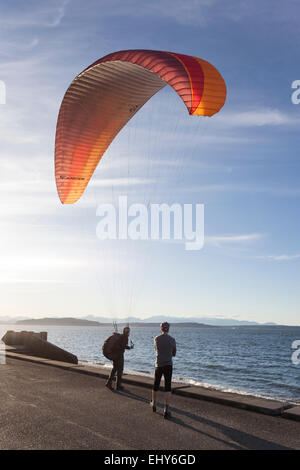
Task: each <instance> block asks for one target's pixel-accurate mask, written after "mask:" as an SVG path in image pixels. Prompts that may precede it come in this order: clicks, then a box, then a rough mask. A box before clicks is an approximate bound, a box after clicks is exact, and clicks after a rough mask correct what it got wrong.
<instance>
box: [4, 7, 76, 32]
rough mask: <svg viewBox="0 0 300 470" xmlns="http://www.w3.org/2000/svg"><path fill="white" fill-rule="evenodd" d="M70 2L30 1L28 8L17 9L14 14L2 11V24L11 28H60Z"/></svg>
mask: <svg viewBox="0 0 300 470" xmlns="http://www.w3.org/2000/svg"><path fill="white" fill-rule="evenodd" d="M69 3H70V0H52V1H51V2H44V3H42V2H36V1H28V2H27V8H25V9H24V8H22V7H21V8H15V9H14V11H13V13H10V12H5V10H4V9H3V10H2V11H1V21H0V23H1V24H2V25H3V26H5V27H6V28H7V27H10V28H14V29H17V28H20V27H31V26H41V27H46V28H54V27H56V26H59V25H60V23H61V21H62V19H63V17H64V16H65V10H66V7H67V5H68V4H69Z"/></svg>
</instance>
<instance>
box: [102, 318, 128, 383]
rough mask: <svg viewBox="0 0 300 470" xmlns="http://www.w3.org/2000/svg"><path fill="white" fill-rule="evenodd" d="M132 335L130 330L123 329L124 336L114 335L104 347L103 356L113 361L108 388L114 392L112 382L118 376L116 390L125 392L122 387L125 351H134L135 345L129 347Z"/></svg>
mask: <svg viewBox="0 0 300 470" xmlns="http://www.w3.org/2000/svg"><path fill="white" fill-rule="evenodd" d="M129 335H130V328H129V326H126V327H125V328H124V329H123V334H120V333H116V332H115V333H113V334H112V335H111V336H109V337H108V338H107V340H106V341H105V342H104V345H103V354H104V356H105V357H107V358H108V359H110V360H112V362H113V368H112V370H111V373H110V376H109V378H108V380H107V382H106V384H105V385H106V387H107V388H109V389H110V390H113V386H112V382H113V380H114V377H115V375H116V374H117V382H116V390H124V387H122V385H121V382H122V375H123V369H124V351H125V349H133V344H131V346H128V338H129Z"/></svg>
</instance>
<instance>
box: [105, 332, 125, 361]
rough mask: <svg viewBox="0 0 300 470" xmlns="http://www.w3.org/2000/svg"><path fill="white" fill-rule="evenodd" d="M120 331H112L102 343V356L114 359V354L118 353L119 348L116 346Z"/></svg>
mask: <svg viewBox="0 0 300 470" xmlns="http://www.w3.org/2000/svg"><path fill="white" fill-rule="evenodd" d="M120 336H122V335H121V333H116V332H114V333H112V334H111V335H110V336H109V337H108V338H106V340H105V341H104V343H103V346H102V352H103V356H105V357H106V358H107V359H109V360H110V361H113V360H114V359H116V356H117V355H118V353H119V348H118V347H117V345H118V343H119V340H120Z"/></svg>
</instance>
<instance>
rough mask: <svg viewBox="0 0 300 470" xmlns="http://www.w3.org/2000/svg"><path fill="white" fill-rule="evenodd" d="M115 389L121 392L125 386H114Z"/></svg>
mask: <svg viewBox="0 0 300 470" xmlns="http://www.w3.org/2000/svg"><path fill="white" fill-rule="evenodd" d="M116 390H118V391H119V392H123V390H125V388H124V387H123V385H119V386H118V387H116Z"/></svg>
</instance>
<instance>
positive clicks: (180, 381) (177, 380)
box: [78, 359, 300, 406]
mask: <svg viewBox="0 0 300 470" xmlns="http://www.w3.org/2000/svg"><path fill="white" fill-rule="evenodd" d="M78 363H79V364H81V365H83V366H85V365H86V366H88V367H95V368H96V369H97V368H99V369H104V370H106V369H107V370H109V369H111V368H112V365H111V364H110V363H105V362H93V361H88V360H81V359H78ZM124 375H133V376H136V377H146V378H151V379H152V380H153V379H154V374H153V373H151V372H150V371H149V372H146V371H141V370H133V369H128V368H125V369H124ZM172 384H174V385H176V386H180V385H182V386H190V387H199V389H206V390H208V391H212V392H220V393H225V394H226V393H228V394H235V395H239V396H241V397H249V398H253V399H255V398H257V399H262V400H270V401H274V400H275V401H278V402H281V403H284V404H287V405H293V406H300V398H299V400H298V401H297V400H295V399H294V400H293V399H289V398H282V397H273V396H267V395H263V394H260V393H251V392H248V391H246V390H240V389H236V388H229V387H225V386H223V385H217V384H209V383H205V382H199V381H197V380H196V379H193V378H190V377H178V376H176V375H175V376H173V379H172Z"/></svg>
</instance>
